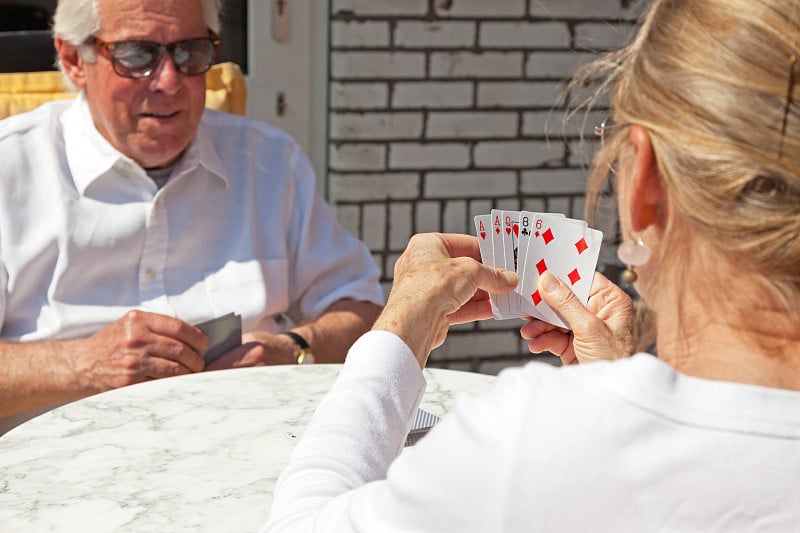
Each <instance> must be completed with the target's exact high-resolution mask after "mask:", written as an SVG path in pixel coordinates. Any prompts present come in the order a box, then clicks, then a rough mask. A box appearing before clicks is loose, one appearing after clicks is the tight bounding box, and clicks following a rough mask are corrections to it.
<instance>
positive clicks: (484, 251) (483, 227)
mask: <svg viewBox="0 0 800 533" xmlns="http://www.w3.org/2000/svg"><path fill="white" fill-rule="evenodd" d="M475 234H476V235H477V236H478V246H479V247H480V250H481V262H482V263H483V264H484V265H487V266H492V267H493V266H496V265H495V263H494V253H493V251H492V216H491V215H477V216H476V217H475ZM496 298H497V295H496V294H490V295H489V302H490V303H491V304H492V314H493V315H494V317H495V318H500V314H499V312H498V311H497V303H496V301H495V299H496Z"/></svg>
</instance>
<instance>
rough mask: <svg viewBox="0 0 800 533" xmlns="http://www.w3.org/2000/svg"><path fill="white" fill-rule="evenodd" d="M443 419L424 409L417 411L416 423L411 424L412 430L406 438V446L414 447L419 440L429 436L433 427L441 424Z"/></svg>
mask: <svg viewBox="0 0 800 533" xmlns="http://www.w3.org/2000/svg"><path fill="white" fill-rule="evenodd" d="M440 420H441V419H440V418H439V417H438V416H436V415H435V414H433V413H429V412H428V411H425V410H424V409H419V408H418V409H417V415H416V416H415V417H414V422H412V423H411V429H410V430H409V432H408V437H406V444H405V445H406V446H414V445H415V444H416V443H417V442H418V441H419V439H421V438H422V437H424V436H425V435H427V434H428V432H429V431H430V430H431V429H433V426H435V425H436V424H438V423H439V421H440Z"/></svg>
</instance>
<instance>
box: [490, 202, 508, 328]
mask: <svg viewBox="0 0 800 533" xmlns="http://www.w3.org/2000/svg"><path fill="white" fill-rule="evenodd" d="M491 217H492V256H493V257H494V266H495V267H497V268H504V269H506V270H508V268H507V267H506V250H505V249H504V248H503V246H504V241H503V211H501V210H500V209H492V213H491ZM494 309H496V315H497V316H498V318H499V319H505V318H508V311H509V310H508V295H507V294H495V295H494Z"/></svg>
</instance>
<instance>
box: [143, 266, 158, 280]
mask: <svg viewBox="0 0 800 533" xmlns="http://www.w3.org/2000/svg"><path fill="white" fill-rule="evenodd" d="M144 277H145V278H147V281H153V280H154V279H156V271H155V270H153V269H152V268H148V269H147V270H145V271H144Z"/></svg>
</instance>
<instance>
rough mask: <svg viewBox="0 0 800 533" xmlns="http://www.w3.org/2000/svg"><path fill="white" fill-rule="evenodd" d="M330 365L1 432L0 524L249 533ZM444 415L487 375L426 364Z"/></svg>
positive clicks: (231, 373) (115, 396)
mask: <svg viewBox="0 0 800 533" xmlns="http://www.w3.org/2000/svg"><path fill="white" fill-rule="evenodd" d="M339 370H340V366H339V365H314V366H276V367H259V368H245V369H236V370H224V371H219V372H208V373H200V374H193V375H189V376H182V377H175V378H169V379H163V380H158V381H151V382H148V383H142V384H138V385H133V386H130V387H125V388H122V389H117V390H113V391H109V392H106V393H103V394H98V395H96V396H92V397H89V398H86V399H84V400H80V401H77V402H73V403H70V404H67V405H64V406H62V407H59V408H57V409H54V410H53V411H50V412H47V413H45V414H43V415H40V416H39V417H37V418H34V419H32V420H30V421H28V422H26V423H24V424H22V425H21V426H18V427H17V428H15V429H13V430H11V431H10V432H8V433H6V434H5V435H4V436H2V437H0V531H2V532H4V533H9V532H12V531H20V532H25V533H30V532H40V531H57V532H68V531H76V532H78V531H79V532H81V533H95V532H98V533H99V532H106V531H108V532H118V531H126V532H127V531H132V532H142V531H148V532H149V531H154V532H155V531H157V532H166V531H169V532H176V531H192V532H197V531H213V532H215V533H224V532H227V531H231V532H237V533H239V532H244V531H257V530H258V528H259V527H260V526H261V525H262V524H263V523H264V522H265V521H266V518H267V514H268V512H269V508H270V503H271V501H272V491H273V489H274V487H275V482H276V480H277V477H278V475H279V474H280V472H281V471H282V469H283V467H284V466H285V464H286V462H287V460H288V458H289V454H290V453H291V451H292V449H293V448H294V445H295V443H296V442H297V439H298V438H299V437H300V436H301V435H302V434H303V430H304V429H305V427H306V424H307V423H308V421H309V419H310V417H311V415H312V414H313V412H314V410H315V408H316V406H317V404H318V403H319V401H320V400H321V398H322V396H323V395H324V394H325V392H326V391H327V390H328V389H329V388H330V386H331V384H332V383H333V380H334V379H335V377H336V375H337V374H338V372H339ZM425 374H426V379H427V381H428V387H427V390H426V393H425V396H424V399H423V401H422V404H421V405H420V407H421V408H423V409H425V410H427V411H429V412H431V413H433V414H436V415H440V416H441V415H443V414H445V413H446V412H447V411H448V410H449V409H450V408H451V407H452V406H453V401H454V397H455V396H456V395H457V394H459V393H481V392H484V391H486V390H488V389H489V387H490V386H491V385H492V383H493V382H494V379H495V378H494V377H493V376H487V375H482V374H471V373H467V372H457V371H451V370H437V369H427V370H425Z"/></svg>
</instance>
